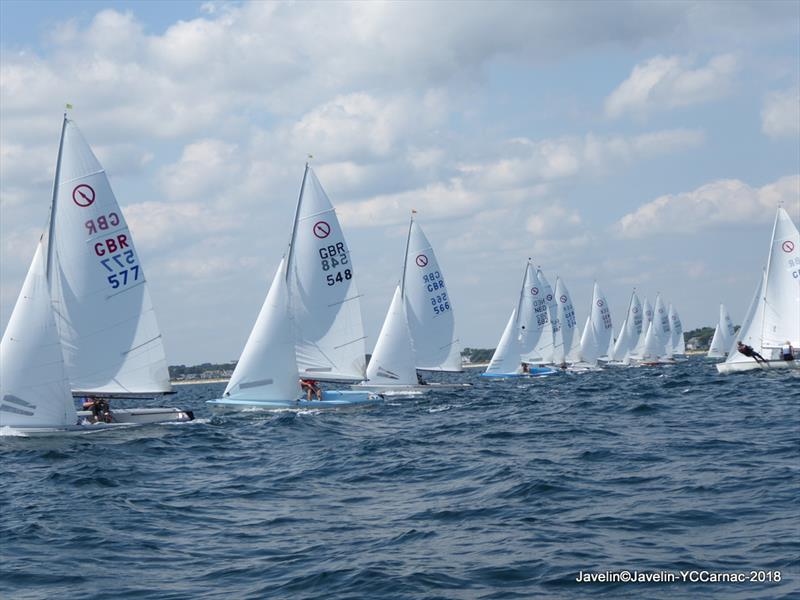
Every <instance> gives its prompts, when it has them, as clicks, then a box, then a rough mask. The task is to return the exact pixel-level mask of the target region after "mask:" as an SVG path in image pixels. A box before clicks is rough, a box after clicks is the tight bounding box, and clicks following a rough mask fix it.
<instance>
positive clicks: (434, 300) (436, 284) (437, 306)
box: [422, 271, 450, 315]
mask: <svg viewBox="0 0 800 600" xmlns="http://www.w3.org/2000/svg"><path fill="white" fill-rule="evenodd" d="M422 281H423V283H424V284H425V289H426V290H428V292H429V293H430V294H431V296H430V300H431V307H432V308H433V314H435V315H440V314H442V313H444V312H446V311H448V310H450V300H449V298H448V297H447V291H446V290H445V289H444V279H443V278H442V275H441V273H439V271H431V272H430V273H425V274H424V275H423V276H422Z"/></svg>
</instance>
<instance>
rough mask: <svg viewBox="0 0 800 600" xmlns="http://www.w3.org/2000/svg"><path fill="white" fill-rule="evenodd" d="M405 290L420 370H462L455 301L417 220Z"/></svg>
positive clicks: (411, 237)
mask: <svg viewBox="0 0 800 600" xmlns="http://www.w3.org/2000/svg"><path fill="white" fill-rule="evenodd" d="M403 287H404V294H405V297H406V308H407V317H408V328H409V331H410V332H411V338H412V340H413V341H414V352H415V354H416V367H417V368H418V369H424V370H427V371H461V348H460V346H459V344H458V339H457V338H456V332H455V317H454V315H453V299H452V297H451V296H450V292H449V289H448V288H447V286H446V284H445V279H444V273H443V272H442V270H441V268H440V266H439V261H438V260H436V254H435V253H434V251H433V248H432V247H431V244H430V242H429V241H428V238H427V237H425V234H424V233H423V231H422V228H421V227H420V226H419V225H418V224H417V222H416V221H414V220H413V219H412V221H411V225H410V228H409V233H408V243H407V250H406V262H405V270H404V283H403Z"/></svg>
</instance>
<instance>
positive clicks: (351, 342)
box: [287, 165, 366, 381]
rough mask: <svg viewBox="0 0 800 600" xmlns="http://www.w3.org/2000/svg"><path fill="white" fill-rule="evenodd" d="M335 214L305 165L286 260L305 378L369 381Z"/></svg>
mask: <svg viewBox="0 0 800 600" xmlns="http://www.w3.org/2000/svg"><path fill="white" fill-rule="evenodd" d="M354 274H355V272H354V270H353V263H352V260H351V257H350V251H349V250H348V248H347V243H346V241H345V238H344V234H343V233H342V228H341V226H340V225H339V219H338V218H337V217H336V211H335V210H334V208H333V205H332V204H331V201H330V200H329V199H328V196H327V194H326V193H325V190H323V189H322V185H321V184H320V182H319V180H318V179H317V176H316V175H315V174H314V171H313V169H312V168H311V167H310V166H308V165H306V170H305V173H304V174H303V183H302V185H301V188H300V198H299V199H298V202H297V211H296V214H295V221H294V227H293V230H292V239H291V244H290V248H289V256H288V258H287V282H288V289H289V307H290V314H291V316H292V318H293V320H294V324H295V348H296V352H297V367H298V371H299V373H300V375H301V376H302V377H310V378H313V379H319V380H326V381H362V380H363V379H365V378H366V373H365V360H366V356H365V354H366V346H365V341H364V340H365V337H364V327H363V324H362V321H361V302H360V295H359V293H358V289H357V288H356V283H355V277H354Z"/></svg>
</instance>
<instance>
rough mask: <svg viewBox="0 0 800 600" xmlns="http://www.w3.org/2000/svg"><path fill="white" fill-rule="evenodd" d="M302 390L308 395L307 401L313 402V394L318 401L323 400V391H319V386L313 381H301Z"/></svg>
mask: <svg viewBox="0 0 800 600" xmlns="http://www.w3.org/2000/svg"><path fill="white" fill-rule="evenodd" d="M300 389H301V390H303V391H304V392H305V393H306V400H308V401H309V402H311V394H314V395H315V396H316V397H317V400H322V391H321V390H320V389H319V384H318V383H317V382H316V381H314V380H313V379H301V380H300Z"/></svg>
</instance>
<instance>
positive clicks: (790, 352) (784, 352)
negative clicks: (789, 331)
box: [781, 340, 794, 360]
mask: <svg viewBox="0 0 800 600" xmlns="http://www.w3.org/2000/svg"><path fill="white" fill-rule="evenodd" d="M781 358H782V359H783V360H794V348H792V344H791V343H790V342H789V340H786V343H785V344H784V345H783V346H782V347H781Z"/></svg>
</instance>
